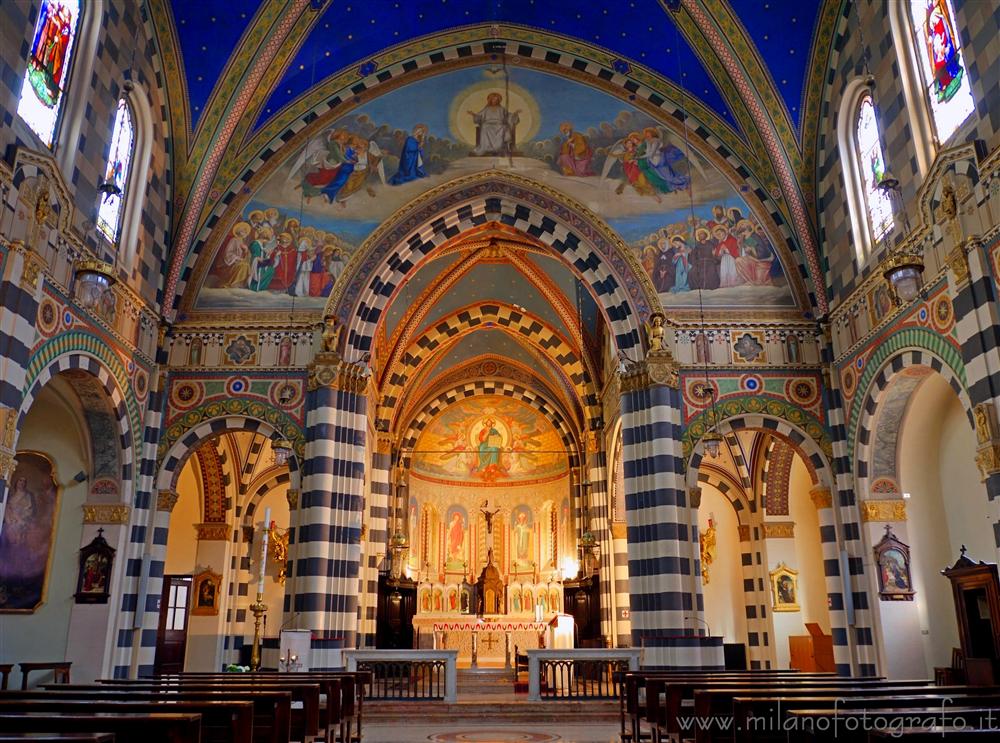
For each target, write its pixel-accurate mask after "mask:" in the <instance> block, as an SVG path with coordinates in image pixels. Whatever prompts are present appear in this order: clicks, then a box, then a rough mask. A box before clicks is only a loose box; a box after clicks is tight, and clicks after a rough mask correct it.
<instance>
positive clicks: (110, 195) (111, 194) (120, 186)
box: [97, 98, 135, 242]
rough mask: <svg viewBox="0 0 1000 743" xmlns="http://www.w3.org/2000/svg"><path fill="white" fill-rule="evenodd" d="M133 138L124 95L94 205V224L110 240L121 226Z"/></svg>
mask: <svg viewBox="0 0 1000 743" xmlns="http://www.w3.org/2000/svg"><path fill="white" fill-rule="evenodd" d="M134 139H135V127H134V126H133V124H132V112H131V111H130V110H129V107H128V104H127V103H126V102H125V99H124V98H123V99H121V100H120V101H118V113H116V114H115V128H114V129H113V130H112V132H111V150H110V152H108V165H107V167H106V168H105V170H104V183H103V184H102V186H101V192H102V194H101V205H100V207H98V209H97V226H98V228H99V229H100V230H101V232H103V233H104V234H105V235H107V237H108V239H109V240H110V241H111V242H115V241H116V240H117V239H118V230H119V228H120V227H121V221H122V220H121V214H122V204H123V203H124V200H125V186H126V184H127V183H128V171H129V166H131V164H132V150H133V147H132V143H133V141H134Z"/></svg>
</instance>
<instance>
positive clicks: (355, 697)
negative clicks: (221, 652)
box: [158, 671, 372, 742]
mask: <svg viewBox="0 0 1000 743" xmlns="http://www.w3.org/2000/svg"><path fill="white" fill-rule="evenodd" d="M246 676H252V677H253V678H257V679H269V680H271V681H278V682H284V681H285V680H288V679H292V680H297V681H309V682H316V683H321V684H322V683H329V684H331V686H332V685H333V683H334V682H336V684H339V686H340V697H339V699H338V698H337V696H336V694H335V693H334V690H333V689H330V690H329V692H328V693H327V697H328V702H329V703H328V704H327V705H326V707H325V709H323V708H322V707H321V714H320V725H321V727H325V728H326V729H327V730H328V731H329V733H330V734H335V735H336V737H337V739H338V740H341V741H345V742H346V741H350V740H352V739H355V740H356V739H360V737H361V733H362V722H363V717H364V697H365V690H366V688H368V687H370V685H371V682H372V673H371V672H370V671H304V672H296V673H292V674H288V673H280V672H278V671H261V672H255V673H253V674H234V673H211V672H184V673H181V674H175V675H171V676H160V677H158V678H159V679H160V680H174V679H177V680H181V679H183V680H186V681H190V680H192V679H199V680H210V681H212V682H213V683H214V682H219V683H225V684H231V683H234V679H240V678H244V677H246ZM355 731H356V732H355Z"/></svg>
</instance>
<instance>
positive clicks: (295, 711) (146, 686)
mask: <svg viewBox="0 0 1000 743" xmlns="http://www.w3.org/2000/svg"><path fill="white" fill-rule="evenodd" d="M98 683H99V684H101V685H102V686H105V687H107V688H126V689H130V690H142V691H147V692H156V691H160V692H162V693H171V692H184V693H191V692H213V691H223V692H230V691H239V692H242V693H244V694H253V693H255V692H275V691H287V692H289V693H290V694H291V710H290V715H289V718H290V719H289V724H290V730H291V732H290V737H291V740H293V741H304V742H305V743H309V742H310V741H312V740H314V739H316V738H318V737H319V736H320V731H319V694H320V685H319V683H316V682H313V683H304V682H293V681H288V682H287V683H279V682H277V681H272V682H263V681H261V682H254V681H248V680H246V679H244V680H243V681H242V683H226V684H224V685H223V684H222V683H221V682H218V683H217V682H214V681H211V680H209V679H205V680H201V681H198V682H192V683H181V682H177V681H160V680H158V679H137V680H128V679H113V680H111V679H101V680H99V681H98ZM296 703H298V704H296Z"/></svg>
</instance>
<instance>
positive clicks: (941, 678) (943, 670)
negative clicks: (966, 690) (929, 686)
mask: <svg viewBox="0 0 1000 743" xmlns="http://www.w3.org/2000/svg"><path fill="white" fill-rule="evenodd" d="M965 679H966V674H965V653H963V652H962V648H952V649H951V665H950V666H947V667H943V666H942V667H938V668H935V669H934V684H935V685H936V686H954V685H956V684H964V683H965Z"/></svg>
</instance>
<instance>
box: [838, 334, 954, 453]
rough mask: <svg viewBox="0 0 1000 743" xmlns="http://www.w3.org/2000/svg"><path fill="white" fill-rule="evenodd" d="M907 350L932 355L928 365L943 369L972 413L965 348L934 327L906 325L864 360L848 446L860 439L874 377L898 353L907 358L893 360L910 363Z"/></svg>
mask: <svg viewBox="0 0 1000 743" xmlns="http://www.w3.org/2000/svg"><path fill="white" fill-rule="evenodd" d="M907 351H909V352H911V353H920V354H921V355H922V357H926V358H928V359H930V360H929V361H927V364H926V365H927V366H930V368H931V369H934V370H935V371H937V372H939V373H941V374H942V375H943V376H944V378H945V379H947V380H948V383H949V384H951V386H952V387H953V388H954V389H955V390H956V391H957V392H958V396H959V397H960V398H961V400H962V404H963V405H964V406H965V410H966V412H968V413H969V415H970V416H971V414H972V405H971V403H970V401H969V396H968V394H967V390H968V384H967V377H966V373H965V364H964V362H963V361H962V352H961V351H960V350H959V349H958V348H957V347H956V346H955V345H953V344H952V343H951V342H950V341H949V340H948V339H946V338H945V337H944V336H942V335H940V334H939V333H936V332H934V331H932V330H928V329H926V328H905V329H903V330H900V331H898V332H896V333H893V334H892V335H890V336H889V337H888V338H886V339H885V340H883V341H882V342H881V343H880V344H879V346H878V348H876V349H875V351H874V352H873V353H872V355H871V356H869V357H868V358H867V359H866V360H865V362H864V370H863V371H862V372H861V374H860V375H859V378H858V384H857V390H858V392H857V394H856V395H855V397H854V400H853V402H852V403H851V407H850V415H849V417H848V420H847V442H848V446H852V447H853V446H855V443H856V442H857V431H858V425H859V421H860V418H861V413H862V411H864V410H865V406H866V405H867V404H868V398H867V393H868V390H869V388H870V387H871V386H872V382H873V380H874V379H875V377H876V376H877V375H878V374H879V373H880V372H881V371H882V367H883V366H884V365H885V364H886V363H887V362H888V361H889V360H890V359H892V357H894V356H896V355H900V356H902V357H903V358H902V360H901V361H898V362H892V363H895V364H897V365H900V364H902V365H907V364H908V363H909V362H908V361H907V359H906V357H905V352H907ZM901 368H902V367H901ZM946 370H947V371H946ZM956 383H957V384H958V386H957V387H956V386H955V385H956ZM869 412H870V411H869Z"/></svg>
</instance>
